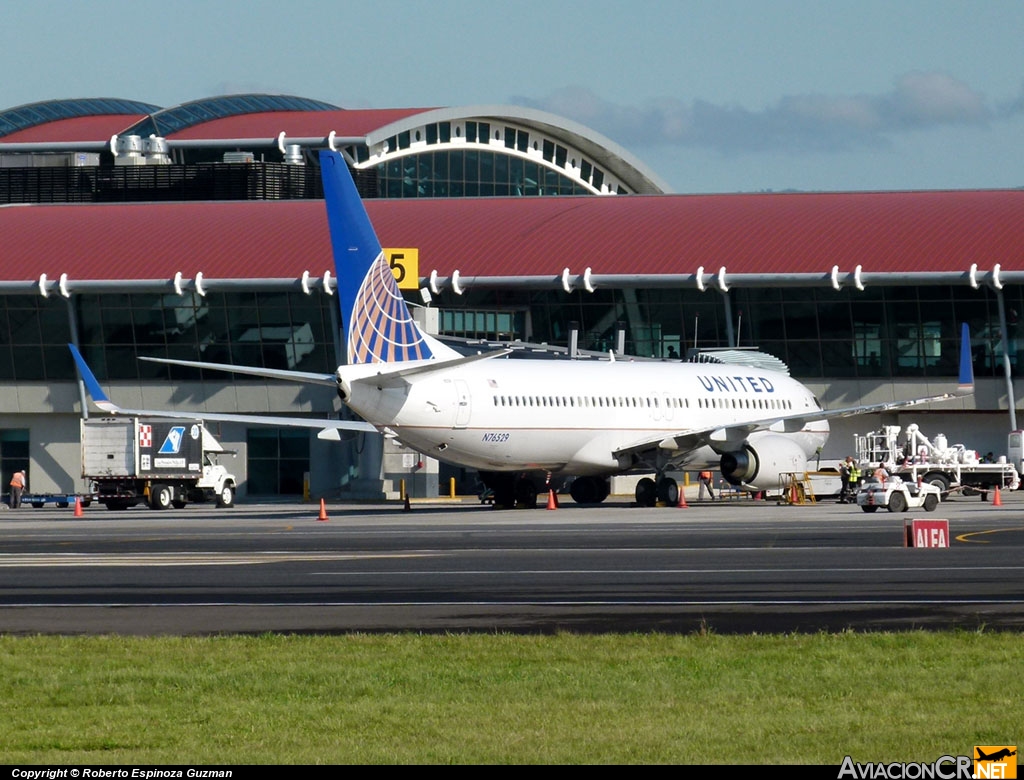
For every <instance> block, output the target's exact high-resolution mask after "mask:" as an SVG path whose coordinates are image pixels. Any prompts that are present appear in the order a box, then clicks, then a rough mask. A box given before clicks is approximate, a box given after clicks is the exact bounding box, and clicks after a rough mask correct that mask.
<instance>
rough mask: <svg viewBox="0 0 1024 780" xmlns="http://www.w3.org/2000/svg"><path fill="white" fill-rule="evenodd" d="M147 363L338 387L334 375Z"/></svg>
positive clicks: (167, 360)
mask: <svg viewBox="0 0 1024 780" xmlns="http://www.w3.org/2000/svg"><path fill="white" fill-rule="evenodd" d="M139 360H145V361H146V362H147V363H164V364H165V365H169V366H186V367H188V368H202V369H205V370H207V371H226V372H228V373H231V374H246V375H248V376H260V377H263V378H264V379H281V380H283V381H285V382H301V383H302V384H307V385H328V386H330V387H336V386H337V384H338V381H337V380H336V379H335V378H334V374H315V373H313V372H311V371H289V370H287V369H284V368H259V367H257V366H235V365H232V364H231V363H204V362H203V361H201V360H173V359H171V358H155V357H140V358H139Z"/></svg>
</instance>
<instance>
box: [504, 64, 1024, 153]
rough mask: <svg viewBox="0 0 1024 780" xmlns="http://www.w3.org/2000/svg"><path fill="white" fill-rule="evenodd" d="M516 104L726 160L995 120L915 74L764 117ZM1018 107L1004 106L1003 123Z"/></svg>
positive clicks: (649, 107)
mask: <svg viewBox="0 0 1024 780" xmlns="http://www.w3.org/2000/svg"><path fill="white" fill-rule="evenodd" d="M512 101H513V102H514V103H516V104H519V105H524V106H528V107H532V108H537V109H540V110H544V111H550V112H551V113H554V114H559V115H560V116H565V117H568V118H570V119H574V120H576V121H577V122H580V123H582V124H584V125H587V126H588V127H592V128H593V129H594V130H597V131H598V132H600V133H602V134H604V135H607V136H608V137H609V138H612V139H614V140H615V141H617V142H618V143H621V144H623V145H625V146H627V147H632V148H635V147H646V146H657V145H671V146H684V147H699V148H706V149H712V150H715V151H718V152H720V153H722V154H739V153H745V152H761V151H780V150H781V151H788V152H807V151H814V152H823V153H829V152H843V151H848V150H851V149H863V148H880V147H886V146H888V145H889V143H890V142H891V139H892V137H893V136H894V135H897V134H900V133H907V132H910V131H917V130H928V129H931V128H937V127H943V126H948V125H958V124H959V125H984V124H986V123H987V122H989V121H991V120H992V119H994V118H996V116H997V114H996V112H995V111H994V110H993V109H991V108H989V106H988V105H987V103H986V101H985V98H984V96H982V95H981V94H980V93H978V92H976V91H974V90H973V89H971V88H970V87H969V86H967V85H966V84H964V83H963V82H961V81H958V80H957V79H954V78H952V77H951V76H948V75H946V74H943V73H936V72H912V73H907V74H905V75H903V76H901V77H900V78H898V79H897V80H896V82H895V84H894V86H893V89H892V90H890V91H889V92H886V93H883V94H878V95H823V94H807V95H789V96H784V97H782V98H781V99H779V100H778V101H777V102H776V103H775V104H774V105H771V106H768V107H766V108H764V109H761V110H756V111H755V110H750V109H747V108H744V107H742V106H735V105H721V104H716V103H712V102H709V101H706V100H695V101H693V102H692V103H689V104H687V103H684V102H683V101H680V100H676V99H674V98H666V99H663V100H658V101H649V102H647V103H645V104H643V105H639V106H623V105H616V104H613V103H609V102H608V101H605V100H602V99H601V98H599V97H598V96H597V95H595V94H594V93H593V92H591V91H590V90H589V89H587V88H586V87H566V88H564V89H561V90H557V91H555V92H552V93H551V94H549V95H548V96H547V97H544V98H542V99H540V100H533V99H530V98H525V97H515V98H512ZM1021 102H1022V101H1021V100H1020V99H1018V100H1017V101H1016V103H1015V104H1011V105H1010V106H1008V107H1003V109H1002V110H1001V111H1000V112H999V114H1000V115H1003V116H1005V115H1006V114H1007V113H1008V112H1012V111H1013V109H1014V108H1017V110H1020V104H1021Z"/></svg>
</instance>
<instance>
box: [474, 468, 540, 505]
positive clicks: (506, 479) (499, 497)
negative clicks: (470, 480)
mask: <svg viewBox="0 0 1024 780" xmlns="http://www.w3.org/2000/svg"><path fill="white" fill-rule="evenodd" d="M480 481H481V482H483V483H484V485H486V486H487V487H488V488H490V490H491V493H492V494H493V496H494V500H493V501H492V503H493V505H494V508H495V509H532V508H533V507H535V506H537V485H536V484H535V483H534V481H533V480H532V479H530V478H529V477H527V476H524V475H518V474H513V473H508V472H501V471H486V472H485V471H481V472H480Z"/></svg>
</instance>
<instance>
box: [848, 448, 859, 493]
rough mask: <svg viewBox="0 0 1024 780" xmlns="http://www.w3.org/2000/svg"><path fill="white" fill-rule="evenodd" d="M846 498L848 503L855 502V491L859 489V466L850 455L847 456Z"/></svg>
mask: <svg viewBox="0 0 1024 780" xmlns="http://www.w3.org/2000/svg"><path fill="white" fill-rule="evenodd" d="M846 460H847V469H848V471H847V475H846V480H847V493H846V495H847V499H848V500H849V501H850V503H852V504H855V503H857V491H858V490H859V489H860V466H858V465H857V461H856V460H854V459H853V458H851V457H847V459H846Z"/></svg>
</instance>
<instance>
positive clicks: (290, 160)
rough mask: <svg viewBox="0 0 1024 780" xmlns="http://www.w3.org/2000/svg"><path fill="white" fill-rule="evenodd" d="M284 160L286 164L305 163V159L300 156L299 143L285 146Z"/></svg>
mask: <svg viewBox="0 0 1024 780" xmlns="http://www.w3.org/2000/svg"><path fill="white" fill-rule="evenodd" d="M284 161H285V164H287V165H305V164H306V160H305V159H304V158H303V156H302V147H301V146H300V145H299V144H288V145H287V146H285V148H284Z"/></svg>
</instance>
